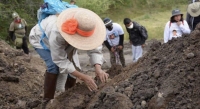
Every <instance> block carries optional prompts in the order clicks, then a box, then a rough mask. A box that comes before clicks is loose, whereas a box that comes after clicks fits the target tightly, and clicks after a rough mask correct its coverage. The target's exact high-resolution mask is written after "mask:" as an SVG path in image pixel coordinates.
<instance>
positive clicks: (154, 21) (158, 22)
mask: <svg viewBox="0 0 200 109" xmlns="http://www.w3.org/2000/svg"><path fill="white" fill-rule="evenodd" d="M178 8H179V9H180V10H181V11H182V13H183V14H184V15H185V14H186V8H187V5H179V6H178ZM172 9H173V8H172ZM172 9H168V10H163V11H161V12H155V11H154V12H153V11H152V12H146V14H144V15H140V14H139V13H138V14H139V15H140V16H136V15H134V14H132V13H131V11H128V9H122V11H121V12H118V14H117V16H119V15H120V16H119V17H115V16H116V15H115V14H113V15H111V16H108V17H110V18H111V19H113V21H114V22H117V23H119V24H120V25H121V26H122V27H123V29H124V31H125V39H126V40H127V39H128V33H127V32H126V29H125V27H124V25H123V18H125V17H129V18H131V19H132V20H134V21H136V22H138V23H140V24H141V25H143V26H145V27H146V28H147V31H148V34H149V39H162V38H163V31H164V27H165V24H166V23H167V21H169V18H170V17H171V10H172ZM124 11H126V12H124ZM104 16H105V15H104ZM184 18H185V16H184Z"/></svg>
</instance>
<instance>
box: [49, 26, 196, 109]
mask: <svg viewBox="0 0 200 109" xmlns="http://www.w3.org/2000/svg"><path fill="white" fill-rule="evenodd" d="M109 72H112V73H110V74H111V75H112V74H115V73H114V72H115V70H113V71H112V70H110V71H109ZM100 86H101V85H100ZM50 108H51V109H85V108H86V109H200V24H199V25H198V26H197V29H196V30H195V31H193V32H192V33H191V34H190V35H184V36H183V37H182V38H177V39H173V40H171V41H169V42H168V43H165V44H161V43H160V42H158V41H154V42H153V43H152V45H151V47H150V50H149V52H148V53H147V54H145V55H144V56H143V58H141V59H140V60H139V61H138V63H136V64H133V65H130V66H128V67H126V68H125V69H123V72H121V73H120V74H119V75H117V76H115V77H114V78H113V79H112V80H111V81H109V82H108V83H106V84H104V85H102V87H100V88H99V91H97V92H89V90H88V89H87V88H86V87H85V86H84V85H77V86H76V87H74V88H73V89H71V90H69V91H66V92H65V93H64V94H63V95H60V96H59V97H58V98H57V99H56V101H55V102H54V103H53V104H52V105H51V107H50Z"/></svg>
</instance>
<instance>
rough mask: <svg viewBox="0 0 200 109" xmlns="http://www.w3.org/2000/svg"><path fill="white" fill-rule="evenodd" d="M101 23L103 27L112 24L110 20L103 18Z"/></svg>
mask: <svg viewBox="0 0 200 109" xmlns="http://www.w3.org/2000/svg"><path fill="white" fill-rule="evenodd" d="M103 22H104V24H105V26H107V25H111V24H112V23H113V22H112V20H111V19H110V18H105V19H104V20H103Z"/></svg>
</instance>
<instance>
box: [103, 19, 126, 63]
mask: <svg viewBox="0 0 200 109" xmlns="http://www.w3.org/2000/svg"><path fill="white" fill-rule="evenodd" d="M104 24H105V26H106V39H105V41H104V44H105V45H106V47H107V48H108V50H109V51H110V63H111V65H115V64H120V62H121V64H122V66H123V67H125V59H124V53H123V47H124V45H123V42H124V31H123V29H122V27H121V26H120V25H119V24H117V23H113V22H112V20H111V19H109V18H105V19H104Z"/></svg>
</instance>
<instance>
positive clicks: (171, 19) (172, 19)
mask: <svg viewBox="0 0 200 109" xmlns="http://www.w3.org/2000/svg"><path fill="white" fill-rule="evenodd" d="M174 17H175V16H172V17H171V18H170V22H172V23H174V22H177V21H176V20H174ZM183 20H184V19H183V14H181V20H180V21H183Z"/></svg>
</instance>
